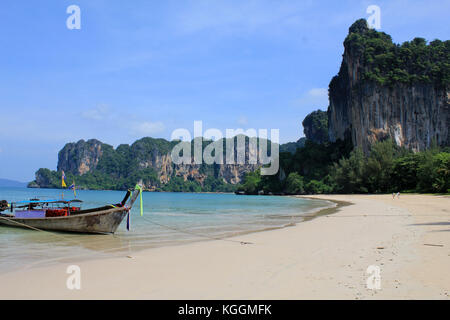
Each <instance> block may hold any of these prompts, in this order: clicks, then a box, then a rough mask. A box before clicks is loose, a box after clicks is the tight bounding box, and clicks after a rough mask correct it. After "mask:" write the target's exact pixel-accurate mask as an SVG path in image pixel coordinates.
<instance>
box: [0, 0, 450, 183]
mask: <svg viewBox="0 0 450 320" xmlns="http://www.w3.org/2000/svg"><path fill="white" fill-rule="evenodd" d="M72 4H75V5H78V6H79V7H80V9H81V30H69V29H67V27H66V19H67V18H68V17H69V14H67V13H66V8H67V7H68V6H69V5H72ZM372 4H375V5H378V6H379V7H380V8H381V30H382V31H385V32H387V33H389V34H391V36H392V37H393V40H394V41H395V42H403V41H406V40H411V39H412V38H414V37H416V36H420V37H424V38H426V39H428V40H433V39H435V38H439V39H443V40H447V39H449V31H450V30H449V24H448V16H447V15H448V12H450V1H449V0H446V1H442V0H441V1H412V0H389V1H374V0H371V1H296V0H286V1H283V0H276V1H275V0H273V1H266V0H222V1H214V0H209V1H205V0H192V1H188V0H176V1H175V0H174V1H137V0H133V1H127V2H126V1H119V0H115V1H114V0H109V1H106V0H89V1H87V0H86V1H84V0H71V1H63V0H53V1H44V0H43V1H39V2H38V1H24V0H15V1H13V0H3V1H2V8H1V10H0V43H1V50H0V70H1V72H0V110H1V125H0V177H1V178H9V179H16V180H21V181H31V180H32V179H33V178H34V172H35V171H36V170H37V169H38V168H40V167H47V168H50V169H55V168H56V163H57V153H58V151H59V150H60V149H61V148H62V147H63V146H64V144H65V143H67V142H73V141H78V140H79V139H85V140H86V139H89V138H97V139H100V140H101V141H103V142H106V143H109V144H112V145H114V146H117V145H118V144H120V143H132V142H133V141H135V140H136V139H139V138H141V137H144V136H152V137H162V138H166V139H169V138H170V135H171V133H172V131H173V130H174V129H177V128H187V129H189V130H190V131H193V121H194V120H202V121H203V126H204V128H205V129H206V128H218V129H220V130H225V129H226V128H244V129H248V128H256V129H260V128H267V129H271V128H275V129H280V141H281V142H288V141H295V140H297V139H298V138H300V137H301V136H303V132H302V131H303V129H302V127H301V122H302V120H303V118H304V117H305V116H306V115H307V114H308V113H309V112H311V111H313V110H316V109H318V108H321V109H324V110H325V109H326V108H327V106H328V97H327V87H328V84H329V81H330V80H331V78H332V76H334V75H335V74H336V73H337V72H338V70H339V66H340V62H341V55H342V52H343V47H342V42H343V40H344V38H345V36H346V34H347V32H348V28H349V26H350V25H351V24H352V23H353V22H354V21H355V20H356V19H358V18H367V17H368V14H367V13H366V8H367V7H368V6H369V5H372Z"/></svg>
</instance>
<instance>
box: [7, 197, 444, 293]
mask: <svg viewBox="0 0 450 320" xmlns="http://www.w3.org/2000/svg"><path fill="white" fill-rule="evenodd" d="M300 197H308V198H309V197H310V198H313V199H316V200H318V199H321V200H328V201H343V202H347V203H348V202H351V203H352V205H347V206H340V207H337V206H336V207H334V208H327V209H323V210H320V211H319V212H322V214H321V215H318V216H317V218H316V219H314V218H312V219H309V220H306V221H303V223H297V224H296V225H295V226H292V227H290V228H281V229H276V230H271V231H265V232H255V233H251V234H246V235H242V236H239V238H240V239H236V238H230V239H234V240H240V241H245V242H248V243H251V244H245V245H243V244H240V243H235V242H226V241H200V242H194V243H188V244H182V245H177V246H169V247H160V248H153V249H149V250H144V251H140V252H137V253H134V254H133V255H132V256H125V255H124V256H123V257H117V258H105V259H99V260H89V261H86V262H80V261H71V262H70V263H72V264H76V263H78V265H79V266H80V268H81V270H82V289H81V290H79V291H77V290H74V291H71V290H68V289H67V288H66V285H65V284H66V280H67V277H68V275H67V274H66V268H67V266H68V263H61V264H58V265H54V266H50V267H44V268H36V269H30V270H26V271H22V272H12V273H8V274H5V275H0V281H1V283H2V287H1V289H0V298H3V299H20V298H30V299H53V298H58V299H449V295H450V277H449V276H448V270H450V253H449V252H448V250H449V248H450V239H449V237H448V233H446V232H447V231H450V228H448V227H447V225H449V224H450V211H449V209H448V208H449V207H450V197H446V196H424V195H402V196H401V198H400V199H395V200H392V196H391V195H370V196H367V195H318V196H300ZM327 210H328V211H329V212H332V211H335V213H333V214H331V213H324V212H323V211H325V212H326V211H327ZM447 229H448V230H447ZM370 265H378V266H379V267H380V268H381V285H382V286H381V290H369V289H367V288H366V279H367V277H368V275H367V274H366V269H367V267H368V266H370Z"/></svg>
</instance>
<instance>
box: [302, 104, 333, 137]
mask: <svg viewBox="0 0 450 320" xmlns="http://www.w3.org/2000/svg"><path fill="white" fill-rule="evenodd" d="M302 125H303V133H304V134H305V136H306V139H308V140H311V141H313V142H315V143H319V144H320V143H324V142H327V141H328V114H327V112H326V111H322V110H317V111H313V112H311V113H310V114H308V115H307V116H306V118H305V119H304V120H303V122H302Z"/></svg>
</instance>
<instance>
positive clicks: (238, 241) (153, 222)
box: [141, 217, 253, 245]
mask: <svg viewBox="0 0 450 320" xmlns="http://www.w3.org/2000/svg"><path fill="white" fill-rule="evenodd" d="M141 218H143V219H144V220H146V221H148V222H150V223H152V224H155V225H157V226H160V227H163V228H166V229H169V230H173V231H178V232H181V233H186V234H189V235H193V236H197V237H200V238H206V239H209V240H217V241H227V242H234V243H239V244H242V245H246V244H253V243H252V242H248V241H241V240H233V239H224V238H221V237H213V236H208V235H205V234H200V233H196V232H192V231H188V230H185V229H180V228H177V227H171V226H168V225H165V224H162V223H159V222H156V221H154V220H152V219H149V218H147V217H141Z"/></svg>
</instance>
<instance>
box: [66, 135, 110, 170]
mask: <svg viewBox="0 0 450 320" xmlns="http://www.w3.org/2000/svg"><path fill="white" fill-rule="evenodd" d="M102 148H103V143H101V142H100V141H98V140H95V139H91V140H88V141H84V140H80V141H78V142H77V143H68V144H66V145H65V146H64V148H63V149H62V150H61V151H60V152H59V154H58V171H61V170H64V171H66V172H71V173H73V174H76V175H83V174H85V173H87V172H89V171H91V170H92V169H94V168H96V167H97V164H98V161H99V160H100V158H101V157H102V155H103V150H102Z"/></svg>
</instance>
